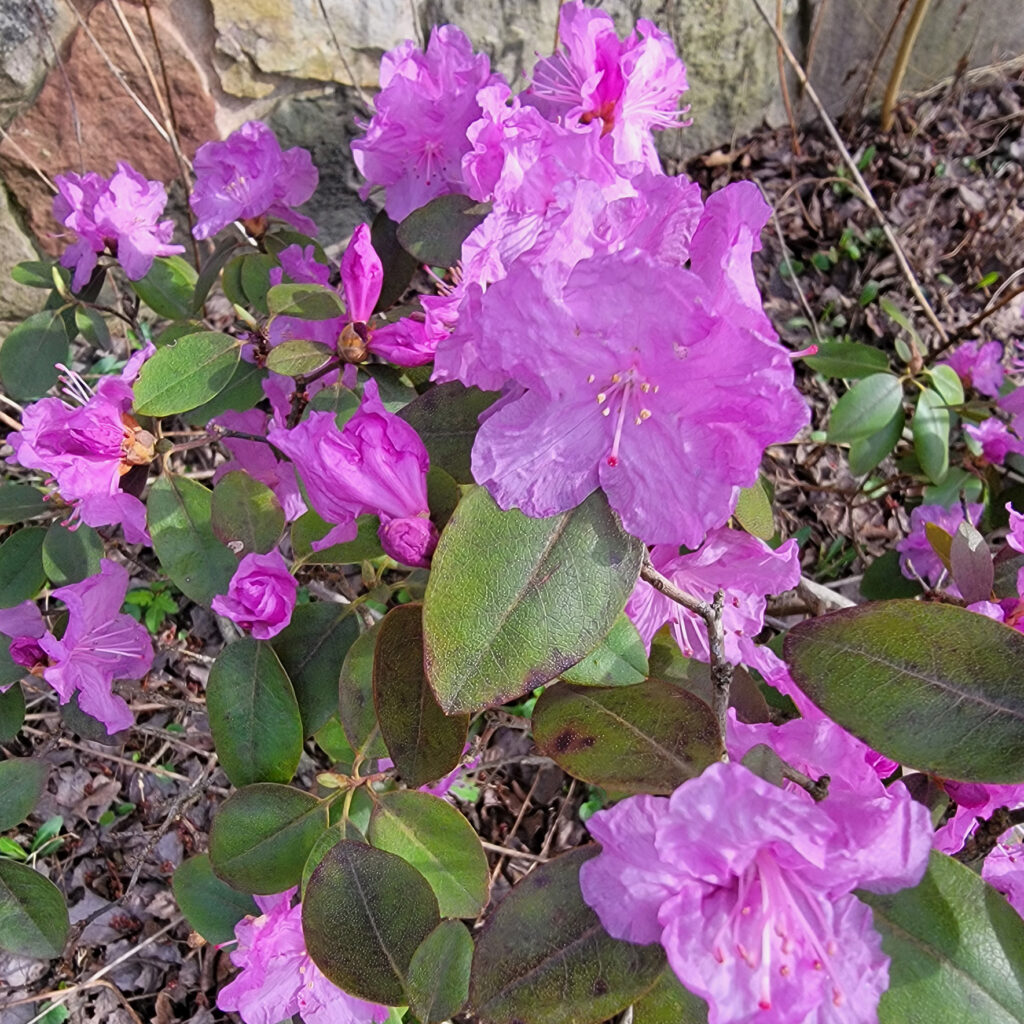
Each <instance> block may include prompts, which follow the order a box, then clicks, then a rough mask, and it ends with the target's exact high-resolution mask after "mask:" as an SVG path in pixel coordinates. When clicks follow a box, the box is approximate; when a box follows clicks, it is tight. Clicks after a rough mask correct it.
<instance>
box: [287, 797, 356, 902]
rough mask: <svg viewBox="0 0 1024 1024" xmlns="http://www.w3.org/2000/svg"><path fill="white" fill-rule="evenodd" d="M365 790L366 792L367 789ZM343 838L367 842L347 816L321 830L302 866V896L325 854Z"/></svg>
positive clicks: (300, 887) (300, 888)
mask: <svg viewBox="0 0 1024 1024" xmlns="http://www.w3.org/2000/svg"><path fill="white" fill-rule="evenodd" d="M363 792H364V793H365V790H364V791H363ZM335 806H337V805H335ZM350 810H351V808H350ZM342 839H352V840H355V842H357V843H365V842H366V836H364V835H363V834H362V832H360V831H359V829H358V827H357V826H356V825H355V824H354V823H353V822H352V821H351V820H349V819H347V818H345V819H342V820H341V821H338V822H336V823H334V824H332V825H331V827H330V828H328V829H327V831H326V832H321V833H320V835H319V836H317V840H316V842H315V843H314V844H313V849H311V850H310V851H309V856H308V857H307V858H306V863H305V864H304V865H303V866H302V882H301V883H300V886H299V895H300V896H305V895H306V886H307V885H309V880H310V878H311V877H312V875H313V872H314V871H316V869H317V865H318V864H319V863H320V861H322V860H323V859H324V854H325V853H326V852H327V851H328V850H329V849H330V848H331V847H332V846H334V844H335V843H340V842H341V841H342Z"/></svg>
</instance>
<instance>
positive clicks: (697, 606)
mask: <svg viewBox="0 0 1024 1024" xmlns="http://www.w3.org/2000/svg"><path fill="white" fill-rule="evenodd" d="M640 578H641V579H643V580H646V581H647V582H648V583H650V585H651V586H652V587H654V589H655V590H657V591H658V592H659V593H661V594H664V595H665V596H666V597H667V598H668V599H669V600H670V601H675V602H676V604H681V605H682V606H683V607H684V608H686V609H687V610H688V611H691V612H693V613H694V615H699V616H700V617H701V618H702V619H703V620H704V625H705V626H707V630H708V654H709V656H710V660H711V687H712V690H711V710H712V711H713V712H714V715H715V721H716V722H717V723H718V729H719V732H720V734H721V737H722V741H723V743H724V742H725V723H726V718H727V714H728V710H729V691H730V690H731V689H732V673H733V667H732V665H730V664H729V662H728V661H726V660H725V630H724V629H723V627H722V609H723V608H724V606H725V591H724V590H719V591H718V593H716V594H715V599H714V601H713V602H712V603H711V604H708V603H707V601H702V600H701V599H700V598H699V597H693V596H692V595H691V594H687V593H685V592H684V591H682V590H680V589H679V588H678V587H677V586H676V585H675V584H674V583H673V582H672V581H671V580H669V579H666V578H665V577H664V576H662V575H661V573H660V572H658V570H657V569H655V568H654V565H653V563H652V562H651V556H650V555H649V554H647V553H646V552H645V554H644V562H643V565H642V566H641V567H640Z"/></svg>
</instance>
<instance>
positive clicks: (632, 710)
mask: <svg viewBox="0 0 1024 1024" xmlns="http://www.w3.org/2000/svg"><path fill="white" fill-rule="evenodd" d="M533 736H534V741H535V742H536V744H537V749H538V750H539V751H540V752H541V753H542V754H545V755H547V756H548V757H550V758H553V759H554V760H555V761H556V762H557V763H558V764H559V765H560V766H561V767H562V768H564V769H565V771H567V772H568V773H569V774H570V775H573V776H575V777H576V778H578V779H582V780H583V781H584V782H589V783H591V784H593V785H596V786H603V787H605V788H607V789H614V790H616V791H619V792H625V793H665V794H668V793H671V792H672V791H673V790H674V789H676V787H678V786H680V785H682V783H684V782H685V781H686V780H687V779H692V778H694V777H695V776H697V775H699V774H700V773H701V772H702V771H703V770H704V769H705V768H706V767H707V766H708V765H710V764H713V763H714V762H715V761H717V760H719V758H721V756H722V743H721V739H720V738H719V736H718V726H717V725H716V723H715V718H714V715H713V714H712V712H711V708H709V707H708V705H707V704H705V703H704V701H702V700H700V699H699V698H697V697H694V696H693V694H690V693H687V692H686V691H685V690H681V689H679V687H677V686H673V685H672V684H671V683H664V682H661V681H660V680H658V679H648V680H646V681H645V682H643V683H638V684H637V685H636V686H628V687H617V686H615V687H582V686H569V685H567V684H565V683H556V684H555V685H554V686H550V687H548V689H546V690H545V691H544V693H542V694H541V697H540V700H538V701H537V705H536V707H535V708H534V709H533Z"/></svg>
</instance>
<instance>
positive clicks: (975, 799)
mask: <svg viewBox="0 0 1024 1024" xmlns="http://www.w3.org/2000/svg"><path fill="white" fill-rule="evenodd" d="M942 788H943V789H944V790H945V791H946V793H947V794H948V795H949V799H950V800H951V801H952V802H953V803H954V804H956V811H955V812H954V814H953V815H952V816H951V817H950V818H949V820H948V821H945V822H944V823H943V825H942V827H941V828H939V829H937V830H936V832H935V849H936V850H941V851H942V852H943V853H956V852H957V851H959V850H961V849H963V845H964V843H965V842H966V841H967V839H968V837H969V836H970V835H971V833H972V832H973V831H974V827H975V826H976V825H977V823H978V820H979V819H985V818H988V817H990V816H991V815H992V813H993V812H994V811H997V810H998V809H999V808H1000V807H1008V808H1010V809H1011V810H1013V809H1015V808H1017V807H1020V806H1022V805H1024V785H1014V784H1008V785H997V784H993V783H982V782H956V781H954V780H952V779H946V780H943V782H942Z"/></svg>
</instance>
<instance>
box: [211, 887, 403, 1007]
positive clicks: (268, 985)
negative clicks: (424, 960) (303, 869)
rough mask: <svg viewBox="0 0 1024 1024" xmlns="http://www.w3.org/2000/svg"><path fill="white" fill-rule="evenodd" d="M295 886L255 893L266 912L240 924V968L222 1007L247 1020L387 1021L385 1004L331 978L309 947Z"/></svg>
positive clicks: (235, 959)
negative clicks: (351, 992) (346, 989)
mask: <svg viewBox="0 0 1024 1024" xmlns="http://www.w3.org/2000/svg"><path fill="white" fill-rule="evenodd" d="M295 893H296V889H294V888H292V889H289V890H288V891H287V892H282V893H278V894H277V895H274V896H255V897H254V899H255V900H256V905H257V906H258V907H259V908H260V910H262V911H263V913H262V914H260V915H259V917H251V916H247V917H244V918H243V919H242V920H241V921H239V922H238V924H236V925H235V937H236V938H237V940H238V945H237V946H236V947H235V948H234V949H233V950H232V951H231V962H232V963H233V964H234V965H235V966H236V967H240V968H241V971H240V972H239V974H238V975H237V977H235V978H234V980H232V981H231V982H230V983H229V984H227V985H225V986H224V988H222V989H221V990H220V992H219V993H218V994H217V1006H218V1007H219V1008H220V1009H221V1010H226V1011H234V1012H235V1013H237V1014H238V1015H239V1016H240V1017H241V1018H242V1020H243V1021H244V1022H245V1024H278V1022H279V1021H282V1020H289V1019H291V1017H292V1016H294V1015H295V1014H300V1015H301V1017H302V1020H303V1021H304V1022H305V1024H369V1022H370V1021H374V1022H378V1024H379V1022H381V1021H384V1020H387V1017H388V1013H389V1010H388V1008H387V1007H386V1006H380V1005H378V1004H376V1003H367V1002H364V1001H363V1000H362V999H357V998H356V997H355V996H350V995H349V994H348V993H347V992H343V991H342V990H341V989H340V988H338V986H337V985H335V984H333V983H332V982H330V981H328V980H327V978H326V977H325V976H324V974H323V972H322V971H321V970H320V968H319V967H317V965H316V964H315V963H313V960H312V958H311V957H310V955H309V953H307V952H306V941H305V939H304V938H303V934H302V904H301V903H296V904H295V906H292V899H293V898H294V896H295Z"/></svg>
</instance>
